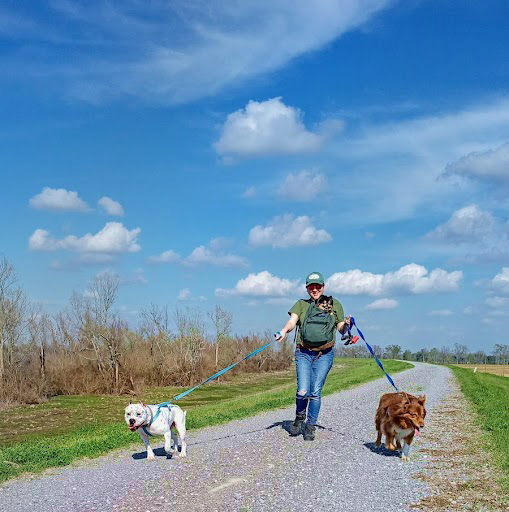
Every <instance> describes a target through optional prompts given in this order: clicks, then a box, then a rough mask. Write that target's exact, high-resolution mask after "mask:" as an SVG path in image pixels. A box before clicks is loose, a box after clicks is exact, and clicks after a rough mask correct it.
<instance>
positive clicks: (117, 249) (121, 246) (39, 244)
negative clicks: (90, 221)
mask: <svg viewBox="0 0 509 512" xmlns="http://www.w3.org/2000/svg"><path fill="white" fill-rule="evenodd" d="M140 232H141V229H140V228H135V229H132V230H130V231H129V230H128V229H127V228H125V227H124V226H123V224H121V223H119V222H108V223H107V224H106V225H105V226H104V228H103V229H102V230H101V231H99V232H98V233H97V234H95V235H92V234H90V233H87V234H86V235H84V236H82V237H81V238H78V237H76V236H74V235H69V236H67V237H65V238H63V239H61V240H58V239H56V238H53V237H51V236H50V233H49V231H47V230H45V229H36V230H35V231H34V232H33V234H32V235H31V236H30V238H29V241H28V245H29V248H30V249H31V250H34V251H57V250H66V251H74V252H83V253H101V252H102V253H124V252H138V251H139V250H140V249H141V247H140V245H139V244H138V241H137V237H138V235H139V234H140Z"/></svg>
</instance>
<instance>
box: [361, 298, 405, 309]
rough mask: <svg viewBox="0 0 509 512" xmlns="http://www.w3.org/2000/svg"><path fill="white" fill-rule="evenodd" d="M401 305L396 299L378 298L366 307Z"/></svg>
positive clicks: (377, 307) (393, 307)
mask: <svg viewBox="0 0 509 512" xmlns="http://www.w3.org/2000/svg"><path fill="white" fill-rule="evenodd" d="M398 306H399V302H398V301H397V300H394V299H377V300H375V301H373V302H372V303H371V304H368V305H367V306H366V309H372V310H379V309H395V308H397V307H398Z"/></svg>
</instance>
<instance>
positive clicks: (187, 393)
mask: <svg viewBox="0 0 509 512" xmlns="http://www.w3.org/2000/svg"><path fill="white" fill-rule="evenodd" d="M276 341H278V340H277V339H275V340H273V341H270V342H269V343H266V344H265V345H262V346H261V347H260V348H257V349H256V350H255V351H253V352H251V353H250V354H248V355H247V356H246V357H243V358H242V359H241V360H240V361H237V362H236V363H233V364H231V365H230V366H227V367H226V368H224V369H223V370H221V371H219V372H217V373H215V374H214V375H212V377H209V378H208V379H207V380H204V381H203V382H202V383H200V384H198V385H196V386H194V387H192V388H191V389H188V390H187V391H184V392H183V393H180V394H179V395H176V396H174V397H173V398H172V399H171V400H169V401H168V402H162V403H160V404H157V411H156V413H155V415H154V417H153V418H152V421H151V422H150V424H152V423H154V421H156V419H157V418H158V416H159V413H160V412H161V409H162V408H163V407H168V408H169V407H170V406H171V402H172V400H180V399H181V398H184V397H185V396H186V395H189V393H192V392H193V391H194V390H195V389H198V388H200V387H201V386H203V385H204V384H207V382H210V381H211V380H214V379H216V378H217V377H220V376H221V375H223V373H226V372H228V371H230V370H231V369H232V368H235V366H237V365H238V364H240V363H242V361H245V360H246V359H249V358H251V357H254V356H255V355H257V354H259V353H260V352H263V351H264V350H265V349H266V348H269V347H270V345H272V344H273V343H274V342H276ZM142 429H143V432H145V434H147V435H148V436H152V434H150V433H149V431H148V430H147V428H146V425H143V427H142Z"/></svg>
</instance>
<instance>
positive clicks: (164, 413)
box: [125, 402, 187, 459]
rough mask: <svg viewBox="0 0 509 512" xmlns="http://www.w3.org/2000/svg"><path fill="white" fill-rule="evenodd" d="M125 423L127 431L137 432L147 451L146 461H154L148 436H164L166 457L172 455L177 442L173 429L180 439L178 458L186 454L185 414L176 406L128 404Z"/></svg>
mask: <svg viewBox="0 0 509 512" xmlns="http://www.w3.org/2000/svg"><path fill="white" fill-rule="evenodd" d="M125 421H126V423H127V426H128V427H129V430H131V431H133V432H134V431H136V430H137V431H138V433H139V434H140V437H141V439H142V441H143V444H144V445H145V448H146V450H147V459H154V458H155V457H154V452H153V451H152V448H151V446H150V442H149V435H151V436H161V435H164V449H165V450H166V455H167V456H168V457H170V456H171V455H173V452H174V451H175V448H174V446H173V443H172V441H173V442H174V443H175V447H177V443H178V440H177V438H176V436H175V434H174V433H173V432H172V427H175V428H176V430H177V432H178V435H179V437H180V442H181V445H182V446H181V449H180V456H181V457H185V456H186V453H187V443H186V413H185V411H183V410H182V409H181V408H180V407H179V406H178V405H174V404H168V405H162V406H161V405H146V404H144V403H143V402H141V403H139V404H129V405H128V406H127V407H126V408H125Z"/></svg>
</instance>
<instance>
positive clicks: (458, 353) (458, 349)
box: [453, 343, 468, 363]
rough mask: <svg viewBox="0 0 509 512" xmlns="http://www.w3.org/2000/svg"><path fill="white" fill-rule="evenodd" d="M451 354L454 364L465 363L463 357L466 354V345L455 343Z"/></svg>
mask: <svg viewBox="0 0 509 512" xmlns="http://www.w3.org/2000/svg"><path fill="white" fill-rule="evenodd" d="M453 354H454V357H455V358H456V362H457V363H462V362H464V361H465V357H466V355H467V354H468V347H467V346H466V345H462V344H461V343H455V344H454V349H453Z"/></svg>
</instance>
